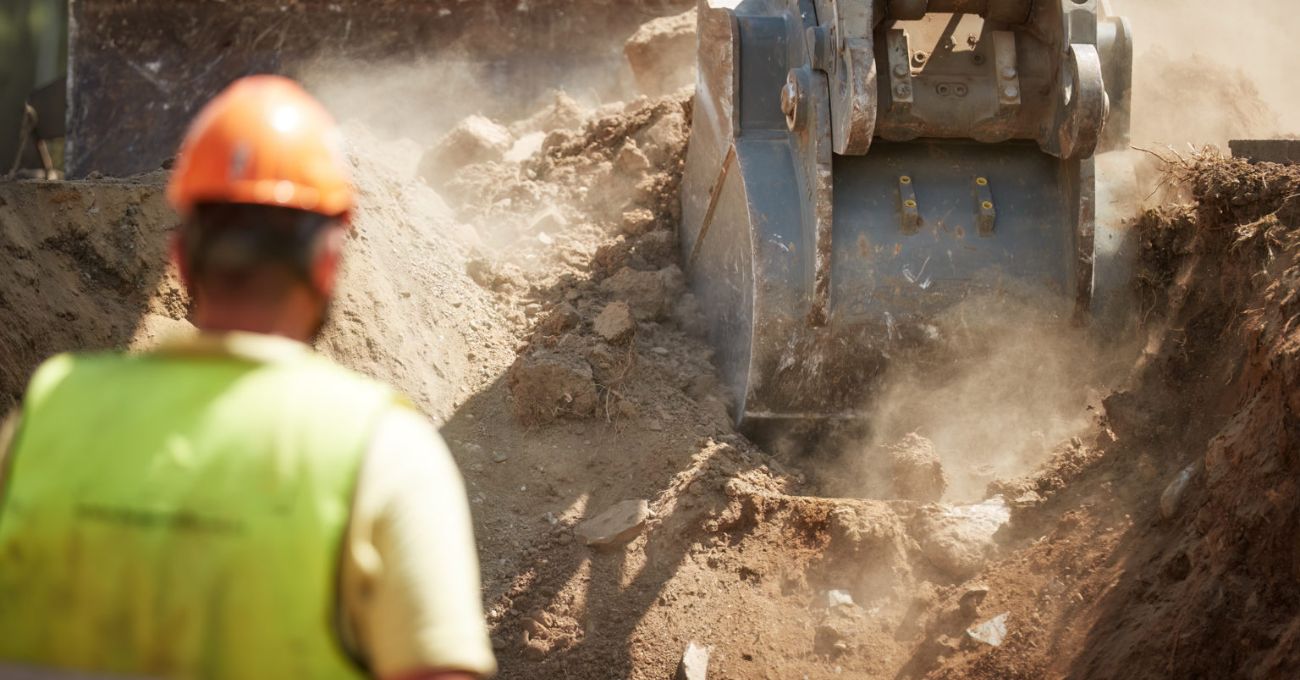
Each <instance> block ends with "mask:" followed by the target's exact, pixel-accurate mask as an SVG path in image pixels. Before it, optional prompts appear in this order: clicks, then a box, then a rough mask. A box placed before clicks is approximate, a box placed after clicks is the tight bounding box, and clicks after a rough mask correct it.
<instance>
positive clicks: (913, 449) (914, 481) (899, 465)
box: [886, 432, 948, 502]
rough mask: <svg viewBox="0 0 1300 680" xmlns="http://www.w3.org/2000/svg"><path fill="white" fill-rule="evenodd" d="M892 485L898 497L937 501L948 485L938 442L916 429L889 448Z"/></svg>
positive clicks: (887, 449)
mask: <svg viewBox="0 0 1300 680" xmlns="http://www.w3.org/2000/svg"><path fill="white" fill-rule="evenodd" d="M886 451H887V454H888V460H889V466H890V475H891V479H890V487H891V489H892V491H893V493H894V495H895V496H896V497H898V498H902V499H906V500H914V501H925V502H934V501H937V500H939V498H941V497H942V496H943V492H944V491H945V490H946V489H947V488H948V478H947V476H946V475H945V474H944V471H943V464H942V463H940V462H939V455H938V454H937V453H936V452H935V449H934V443H933V442H931V441H930V440H929V439H926V438H925V437H922V436H921V435H919V434H916V433H915V432H913V433H911V434H908V435H906V436H905V437H903V438H902V439H900V440H899V441H897V442H895V443H894V444H892V445H890V446H888V447H886Z"/></svg>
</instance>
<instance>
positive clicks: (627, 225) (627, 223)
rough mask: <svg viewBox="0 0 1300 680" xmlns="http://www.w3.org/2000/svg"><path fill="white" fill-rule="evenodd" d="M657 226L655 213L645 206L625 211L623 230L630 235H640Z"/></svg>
mask: <svg viewBox="0 0 1300 680" xmlns="http://www.w3.org/2000/svg"><path fill="white" fill-rule="evenodd" d="M654 226H655V214H654V213H652V212H650V211H649V210H646V209H645V208H638V209H636V210H629V211H627V212H625V213H623V224H622V231H623V233H624V234H627V235H628V236H640V235H641V234H644V233H646V232H647V231H650V229H651V228H653V227H654Z"/></svg>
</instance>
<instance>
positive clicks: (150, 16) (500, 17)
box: [68, 0, 691, 177]
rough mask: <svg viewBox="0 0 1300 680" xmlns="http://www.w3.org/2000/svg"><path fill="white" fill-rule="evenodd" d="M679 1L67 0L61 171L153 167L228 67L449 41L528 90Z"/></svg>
mask: <svg viewBox="0 0 1300 680" xmlns="http://www.w3.org/2000/svg"><path fill="white" fill-rule="evenodd" d="M690 4H691V3H690V2H689V0H642V1H641V2H630V3H595V2H591V1H590V0H532V1H531V2H530V3H529V4H528V5H527V10H526V11H520V7H521V3H519V2H518V1H517V0H510V1H506V0H477V1H475V2H463V1H462V0H233V1H232V0H185V1H184V2H177V0H70V15H71V21H70V28H69V30H70V40H69V70H70V73H71V83H70V86H69V116H68V123H69V125H68V127H69V134H70V138H69V143H68V170H69V175H70V176H73V177H81V176H85V175H86V174H88V173H90V172H92V171H97V172H100V173H103V174H105V175H112V176H122V175H129V174H134V173H138V172H144V171H149V170H153V169H156V168H158V167H159V165H160V164H161V163H162V162H163V161H164V160H165V159H167V158H168V157H170V155H171V154H172V153H173V151H174V149H175V146H176V143H177V142H178V140H179V137H180V134H181V133H182V131H183V129H184V125H185V123H186V121H187V120H188V119H189V118H190V116H191V115H192V114H193V113H194V112H195V111H196V110H197V108H198V107H199V106H200V105H201V104H202V103H203V102H204V101H205V100H206V99H208V98H209V97H210V96H211V95H213V94H214V93H216V92H217V91H219V90H220V89H221V88H222V87H224V86H225V85H226V84H227V83H229V82H230V81H231V80H233V79H235V78H237V77H239V76H243V75H247V74H250V73H266V72H271V73H287V74H290V75H293V74H295V73H297V72H298V71H300V70H301V69H303V68H305V67H307V66H309V65H311V64H313V63H315V62H317V61H318V60H322V59H331V60H341V59H347V60H355V61H356V62H358V63H386V62H393V63H406V64H410V63H413V62H414V61H416V60H419V59H428V58H431V57H439V56H447V55H454V56H455V57H456V58H457V59H461V60H464V61H466V62H467V63H473V64H475V65H476V67H477V68H479V69H480V70H482V71H483V72H485V73H486V74H487V75H488V79H487V81H486V82H485V83H484V85H483V86H484V87H485V88H493V87H495V88H497V89H498V93H499V94H503V95H504V94H509V95H510V96H509V97H501V99H503V100H505V99H510V98H516V99H518V100H519V101H531V100H532V98H533V97H535V96H537V95H540V94H542V93H543V92H544V91H545V90H546V89H547V88H549V87H552V86H554V85H557V84H561V83H562V80H563V76H564V74H565V73H568V72H571V71H574V70H575V69H576V68H577V67H581V66H584V65H590V64H591V63H592V62H594V61H598V60H618V59H621V58H622V57H621V51H620V49H621V41H620V40H610V39H609V36H610V35H631V33H632V32H633V31H634V30H635V29H636V27H637V26H639V25H640V24H641V23H642V22H644V21H646V20H647V19H649V18H652V17H653V16H662V15H666V14H670V13H674V12H680V11H682V10H684V9H686V8H688V7H689V6H690ZM615 63H617V62H615ZM507 83H508V84H509V85H510V88H511V89H508V90H507V89H506V88H505V87H504V85H505V84H507ZM520 83H524V84H525V85H520ZM436 86H437V83H430V87H431V88H432V87H436ZM444 95H445V97H448V98H452V97H457V96H464V93H457V92H446V93H444ZM425 100H431V101H436V99H431V98H428V97H426V98H424V99H422V101H425ZM409 105H410V103H409V102H403V101H394V102H392V106H394V107H401V106H409Z"/></svg>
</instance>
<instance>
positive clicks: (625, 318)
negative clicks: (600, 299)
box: [592, 301, 636, 345]
mask: <svg viewBox="0 0 1300 680" xmlns="http://www.w3.org/2000/svg"><path fill="white" fill-rule="evenodd" d="M592 328H593V329H594V330H595V331H596V335H599V336H600V337H601V338H602V339H604V340H605V342H608V343H610V344H611V345H621V344H623V343H625V342H627V341H628V340H630V339H632V337H633V336H634V335H636V319H634V318H632V309H631V307H629V306H628V304H627V303H626V302H622V301H615V302H611V303H609V304H607V305H605V308H604V309H603V310H601V312H600V314H599V315H598V316H597V317H596V320H595V321H593V322H592Z"/></svg>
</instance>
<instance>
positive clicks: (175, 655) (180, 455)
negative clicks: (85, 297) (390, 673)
mask: <svg viewBox="0 0 1300 680" xmlns="http://www.w3.org/2000/svg"><path fill="white" fill-rule="evenodd" d="M397 403H400V401H399V399H398V397H397V396H396V395H395V394H394V393H393V392H392V391H390V390H389V389H388V388H386V387H384V386H383V385H380V384H378V383H376V382H374V381H371V380H369V379H366V378H363V377H361V376H359V375H356V374H353V373H351V372H350V371H347V370H345V369H343V368H341V367H339V366H336V365H335V364H333V363H332V362H330V361H329V360H327V359H325V358H323V357H321V356H319V355H316V354H313V353H311V352H307V351H304V352H302V353H301V354H300V355H299V356H296V357H294V358H290V359H286V360H283V361H272V362H256V361H248V360H244V359H239V358H235V357H185V356H169V355H163V354H152V355H136V356H129V355H119V354H104V355H88V356H77V355H63V356H59V357H55V358H54V359H51V360H50V361H48V362H46V364H45V365H44V366H42V367H41V368H40V370H39V371H38V372H37V374H36V376H35V377H34V378H33V380H32V384H31V386H30V388H29V390H28V392H27V395H26V397H25V399H24V405H23V421H22V425H21V430H20V432H19V434H18V437H17V440H16V444H15V446H14V448H13V450H12V451H11V454H10V460H9V461H8V464H9V470H8V472H7V474H6V475H5V480H6V484H5V488H3V489H0V659H3V660H8V661H16V662H20V663H27V664H33V665H38V666H49V667H58V668H67V669H80V670H95V671H100V672H109V673H119V674H125V675H137V676H158V677H181V678H241V679H242V678H357V677H361V671H360V669H359V668H358V667H357V666H356V664H354V663H353V662H352V661H351V660H350V659H348V657H347V655H346V654H345V652H344V651H343V649H342V647H341V645H340V644H339V640H338V636H337V635H336V626H335V623H336V621H337V617H336V614H337V612H336V607H337V603H338V601H339V600H338V593H337V590H338V570H339V564H340V550H341V544H342V541H343V537H344V533H345V531H346V527H347V521H348V516H349V511H350V507H351V498H352V494H353V489H354V487H355V482H356V476H357V471H358V468H359V467H360V463H361V460H362V458H363V456H364V452H365V450H366V448H367V445H368V442H369V440H370V438H371V434H372V432H373V430H374V428H375V427H376V424H377V422H378V421H379V419H380V418H381V417H382V415H383V413H384V412H385V411H386V410H387V409H389V408H391V407H392V406H393V405H394V404H397Z"/></svg>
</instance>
